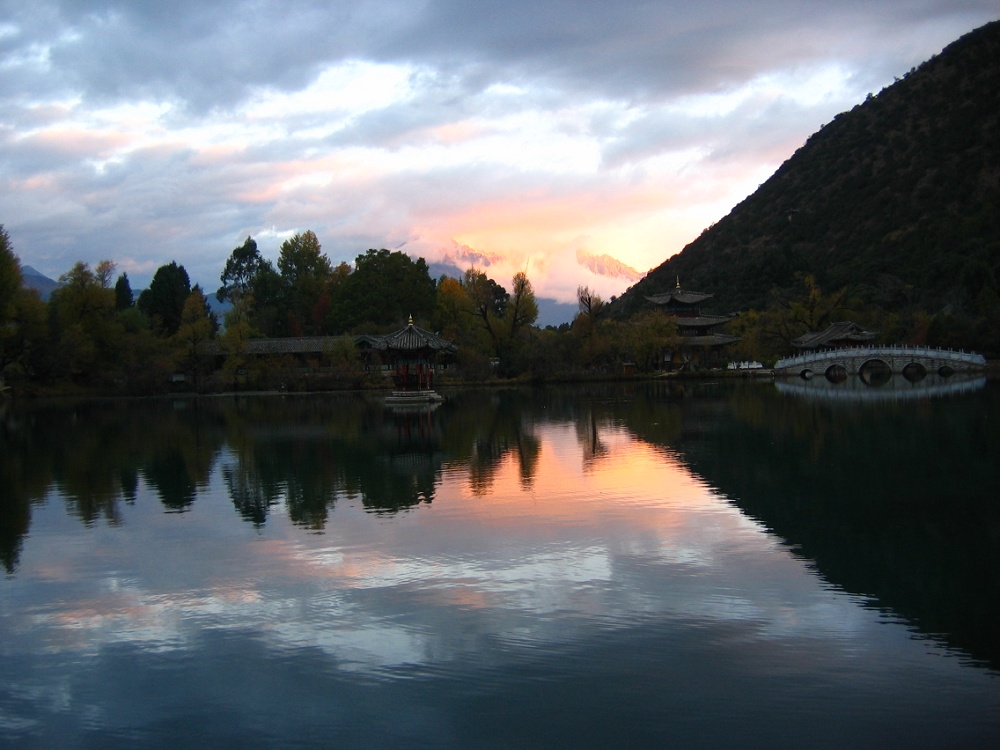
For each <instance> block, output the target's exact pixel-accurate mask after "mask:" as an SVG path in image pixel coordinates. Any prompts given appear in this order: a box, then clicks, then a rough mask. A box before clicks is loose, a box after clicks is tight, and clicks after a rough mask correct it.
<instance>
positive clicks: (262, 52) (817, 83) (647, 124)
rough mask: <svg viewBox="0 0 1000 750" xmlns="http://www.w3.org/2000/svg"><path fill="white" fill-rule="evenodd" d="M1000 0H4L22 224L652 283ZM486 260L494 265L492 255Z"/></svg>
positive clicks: (35, 257) (58, 240)
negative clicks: (310, 247)
mask: <svg viewBox="0 0 1000 750" xmlns="http://www.w3.org/2000/svg"><path fill="white" fill-rule="evenodd" d="M998 17H1000V7H998V5H997V2H996V0H885V2H872V1H871V0H837V2H826V1H820V0H768V2H747V1H745V0H744V1H742V2H737V1H736V0H701V2H697V3H694V2H689V1H688V0H646V1H645V2H640V1H636V0H616V2H608V0H599V1H598V0H504V1H503V2H494V1H493V0H354V1H353V2H336V1H332V0H280V1H279V0H212V1H208V0H171V2H164V1H162V0H118V1H117V2H115V1H112V0H104V1H102V0H31V2H25V0H0V181H2V190H0V223H2V224H4V225H5V226H6V229H7V231H8V232H9V234H10V236H11V239H12V241H13V243H14V249H15V252H16V253H17V254H18V256H19V257H20V259H21V261H22V263H23V264H26V265H31V266H33V267H34V268H36V269H38V270H39V271H41V272H42V273H44V274H46V275H48V276H50V277H53V278H55V277H58V276H59V275H60V274H62V273H64V272H65V271H67V270H68V269H69V268H70V267H71V266H72V264H73V263H74V262H75V261H77V260H83V261H86V262H88V263H91V264H94V263H96V262H97V261H99V260H101V259H103V258H110V259H112V260H114V261H116V262H117V263H118V266H119V270H123V271H126V272H128V274H129V277H130V279H131V280H132V286H133V288H135V289H139V288H142V287H143V286H145V285H146V284H147V283H148V281H149V279H150V278H151V276H152V274H153V272H154V271H155V270H156V268H157V267H159V266H160V265H162V264H164V263H169V262H170V261H172V260H176V261H177V262H178V263H181V264H183V265H184V266H185V267H186V268H187V270H188V272H189V274H190V275H191V277H192V280H193V281H195V282H199V283H201V284H202V285H203V286H204V287H205V288H206V289H208V290H210V291H212V290H214V289H215V288H217V286H218V277H219V274H220V272H221V270H222V268H223V266H224V264H225V260H226V258H227V257H228V255H229V253H230V252H231V251H232V249H233V248H234V247H236V246H238V245H240V244H242V242H243V240H244V239H245V238H246V237H247V236H248V235H252V236H253V237H255V238H256V239H257V241H258V243H259V245H260V247H261V249H262V251H263V252H264V254H265V255H266V256H268V257H271V258H276V257H277V250H278V247H279V245H280V244H281V242H282V240H283V239H285V238H287V237H288V236H290V235H291V234H293V233H295V232H300V231H304V230H307V229H311V230H313V231H314V232H316V234H317V236H318V237H319V239H320V242H321V243H322V245H323V250H324V252H326V253H327V255H329V256H330V258H331V259H332V260H333V261H334V262H339V261H341V260H348V261H350V260H353V259H354V258H355V257H356V256H357V255H358V254H359V253H363V252H364V251H365V250H366V249H367V248H369V247H376V248H377V247H388V248H391V249H402V250H404V251H406V252H408V253H410V254H411V255H413V256H415V257H416V256H423V257H424V258H426V259H427V260H428V261H437V260H441V259H444V258H446V257H450V258H452V259H454V260H457V261H458V262H459V265H461V266H462V267H465V266H467V265H470V264H471V263H472V262H473V261H474V262H475V263H476V264H477V265H478V266H479V267H484V268H486V270H487V272H488V273H489V274H490V275H491V276H493V277H494V278H496V279H497V280H498V281H500V282H501V283H504V284H505V285H509V279H510V276H511V275H512V274H513V273H514V272H515V271H517V270H525V269H526V270H527V272H528V276H529V278H530V279H531V280H532V282H533V284H534V286H535V289H536V292H538V293H539V294H540V295H544V296H550V297H556V298H559V299H562V300H564V301H566V300H570V299H573V298H574V295H575V290H576V287H577V285H578V284H589V285H591V287H593V288H596V289H597V290H598V291H600V292H601V293H603V294H604V295H606V296H608V295H610V294H615V293H620V292H621V291H622V290H623V289H624V288H625V287H626V286H627V285H628V284H629V283H630V282H629V281H628V280H626V279H624V278H621V277H618V278H607V277H600V276H597V275H594V274H593V273H592V272H591V271H590V270H588V265H589V266H590V267H595V266H597V265H600V263H599V262H597V261H595V260H594V259H598V261H599V260H601V259H602V256H610V257H612V258H614V259H616V260H618V261H620V262H622V263H624V264H627V265H628V266H631V267H633V268H635V269H638V270H639V271H645V270H648V269H649V268H651V267H654V266H656V265H658V264H659V263H661V262H662V261H663V260H664V259H666V258H667V257H668V256H670V255H672V254H674V253H676V252H678V251H679V250H680V249H681V248H683V247H684V246H685V245H686V244H687V243H688V242H690V241H691V240H692V239H694V238H695V237H697V236H698V234H699V233H700V232H701V231H702V230H703V229H704V228H705V227H707V226H708V225H710V224H711V223H712V222H714V221H717V220H718V219H720V218H721V217H723V216H725V215H726V214H727V213H728V212H729V210H730V209H731V208H732V207H733V206H734V205H735V204H736V203H738V202H739V201H740V200H742V199H743V198H744V197H746V196H747V195H748V194H750V193H752V192H753V191H754V190H755V189H756V187H757V185H759V184H760V183H761V182H763V181H764V180H765V179H767V177H769V176H770V175H771V174H772V173H773V172H774V170H775V169H776V168H777V167H778V165H780V164H781V162H782V161H784V160H785V159H787V158H788V157H789V156H790V155H791V154H792V153H793V152H794V151H795V149H797V148H798V147H799V146H801V145H802V144H803V143H804V141H805V139H806V138H807V137H808V136H809V135H810V134H811V133H813V132H815V131H816V130H817V129H818V128H819V127H820V126H821V125H822V124H823V123H825V122H829V121H830V120H831V119H832V118H833V116H834V115H835V114H837V113H838V112H841V111H844V110H846V109H850V108H851V107H852V106H854V105H855V104H857V103H859V102H861V101H863V100H864V98H865V96H866V95H867V94H868V93H869V92H878V91H879V90H880V89H882V88H883V87H885V86H886V85H888V84H891V83H892V81H893V79H894V77H895V76H901V75H902V74H904V73H905V72H907V71H908V70H909V69H910V68H911V67H913V66H915V65H918V64H920V63H921V62H923V61H924V60H926V59H927V58H929V57H931V56H932V55H934V54H936V53H938V52H940V50H941V49H942V47H944V46H945V45H946V44H948V43H949V42H951V41H953V40H955V39H956V38H958V37H959V36H961V35H962V34H964V33H966V32H968V31H971V30H972V29H974V28H976V27H978V26H981V25H982V24H983V23H986V22H988V21H990V20H994V19H995V18H998ZM487 264H490V265H489V267H487Z"/></svg>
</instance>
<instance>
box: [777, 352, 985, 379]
mask: <svg viewBox="0 0 1000 750" xmlns="http://www.w3.org/2000/svg"><path fill="white" fill-rule="evenodd" d="M985 367H986V358H985V357H983V355H981V354H974V353H973V352H964V351H954V350H952V349H931V348H929V347H924V346H853V347H847V348H844V349H824V350H822V351H816V352H810V353H808V354H800V355H798V356H796V357H788V358H786V359H779V360H778V361H777V362H776V363H775V364H774V374H775V375H786V376H793V377H801V378H805V379H809V378H811V377H813V376H815V375H822V376H825V377H826V378H827V380H831V381H834V382H837V381H841V380H844V379H846V378H847V377H848V376H849V375H857V376H859V377H860V378H861V379H862V380H863V381H865V382H866V383H871V382H873V381H877V380H879V379H888V378H889V377H891V376H892V375H893V374H896V373H898V374H901V375H903V377H905V378H906V379H907V380H910V381H914V382H915V381H918V380H922V379H923V378H924V377H926V375H927V373H930V372H935V373H938V374H939V375H945V376H947V375H949V374H951V373H954V372H970V371H976V370H982V369H984V368H985Z"/></svg>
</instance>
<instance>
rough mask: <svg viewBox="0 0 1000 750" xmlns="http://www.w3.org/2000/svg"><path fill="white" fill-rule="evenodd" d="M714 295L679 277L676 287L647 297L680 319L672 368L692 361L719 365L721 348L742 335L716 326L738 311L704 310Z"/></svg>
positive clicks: (685, 365)
mask: <svg viewBox="0 0 1000 750" xmlns="http://www.w3.org/2000/svg"><path fill="white" fill-rule="evenodd" d="M713 296H714V295H712V294H707V293H705V292H694V291H691V290H689V289H682V288H681V280H680V277H678V278H677V285H676V286H675V287H674V288H673V289H670V290H669V291H666V292H663V293H661V294H654V295H652V296H650V297H646V299H647V300H649V301H650V302H652V303H653V304H654V305H657V306H658V307H660V308H662V309H663V311H664V312H666V313H667V314H668V315H672V316H674V317H675V318H676V320H677V333H678V334H679V335H680V337H681V345H680V348H679V350H678V351H675V352H672V353H671V354H670V355H669V357H670V361H669V363H670V369H677V370H681V369H685V368H686V367H688V366H689V365H694V366H703V367H704V366H710V365H714V366H718V365H720V364H721V361H722V356H721V352H722V348H723V347H725V346H727V345H729V344H734V343H736V342H737V341H739V340H740V337H739V336H730V335H729V334H725V333H721V332H719V331H718V330H716V329H718V328H720V327H721V326H723V325H725V324H726V323H728V322H729V321H731V320H733V319H734V318H735V317H736V316H735V315H709V314H707V313H703V312H702V310H701V304H702V303H703V302H705V301H707V300H709V299H711V298H712V297H713ZM665 359H666V358H665Z"/></svg>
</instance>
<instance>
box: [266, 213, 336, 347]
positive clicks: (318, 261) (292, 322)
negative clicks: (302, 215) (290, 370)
mask: <svg viewBox="0 0 1000 750" xmlns="http://www.w3.org/2000/svg"><path fill="white" fill-rule="evenodd" d="M278 272H279V273H280V274H281V289H282V300H281V301H282V302H283V305H282V306H283V308H284V312H285V317H286V324H287V332H288V333H289V334H290V335H292V336H301V335H303V334H305V333H313V334H320V333H323V332H324V331H323V330H322V328H323V324H325V317H326V316H325V315H324V316H321V317H322V318H323V320H322V322H321V323H320V325H319V326H317V325H316V321H317V317H319V316H317V315H316V314H314V313H315V311H316V308H317V306H322V304H323V303H322V301H321V300H322V298H323V294H324V292H325V291H326V286H327V283H328V282H329V280H330V276H331V274H332V273H333V267H332V266H331V265H330V259H329V258H327V257H326V256H325V255H324V254H323V253H322V252H321V248H320V244H319V240H318V239H317V238H316V235H315V234H314V233H313V232H311V231H306V232H304V233H302V234H296V235H295V236H294V237H292V238H291V239H288V240H285V241H284V242H283V243H281V250H280V251H279V253H278ZM327 304H328V302H327Z"/></svg>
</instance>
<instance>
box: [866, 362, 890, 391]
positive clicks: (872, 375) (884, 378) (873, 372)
mask: <svg viewBox="0 0 1000 750" xmlns="http://www.w3.org/2000/svg"><path fill="white" fill-rule="evenodd" d="M858 377H860V378H861V382H863V383H864V384H865V385H875V386H878V385H885V384H886V383H888V382H889V380H890V379H891V378H892V366H891V365H890V364H889V363H888V362H886V361H885V360H884V359H879V358H878V357H872V358H871V359H868V360H865V361H864V362H863V363H862V364H861V367H859V368H858Z"/></svg>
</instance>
